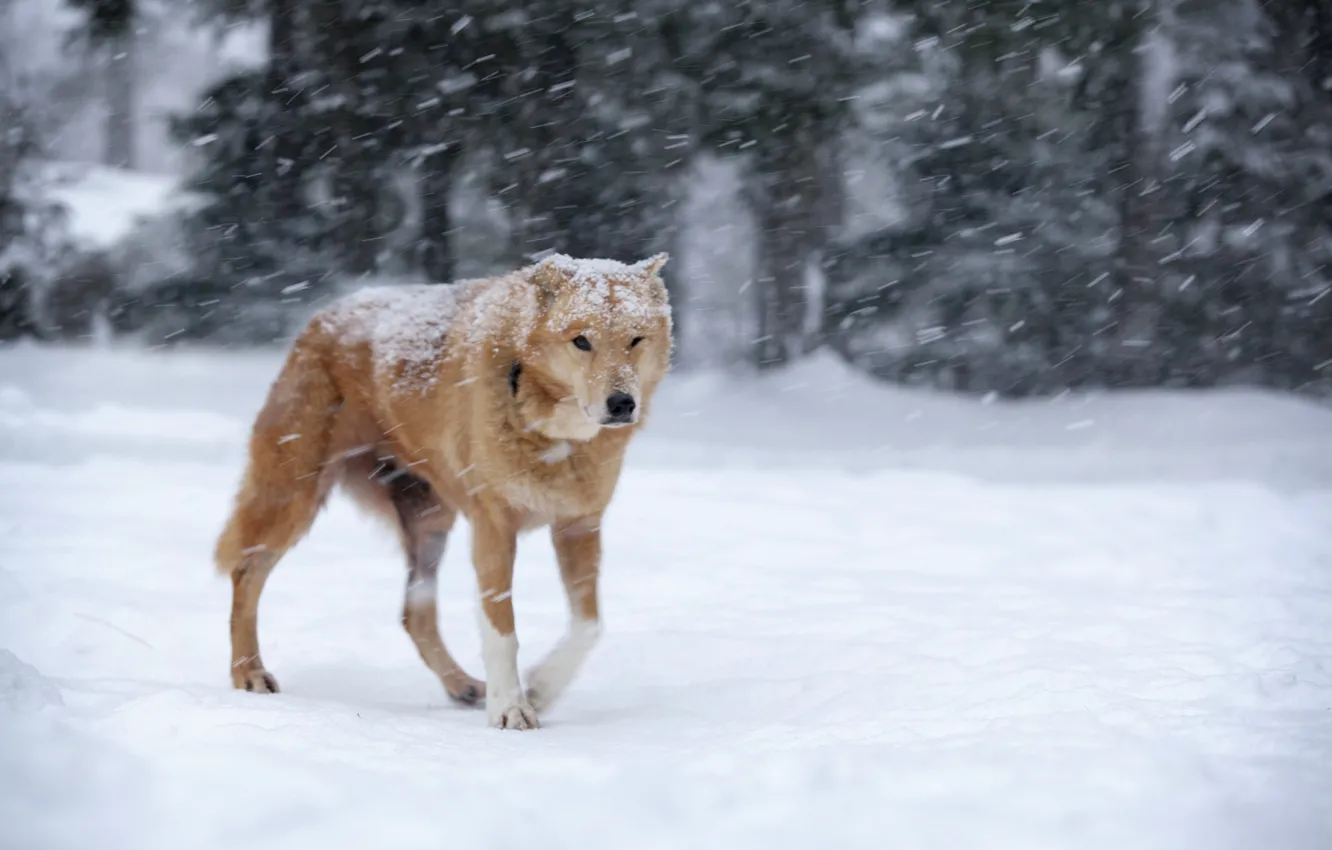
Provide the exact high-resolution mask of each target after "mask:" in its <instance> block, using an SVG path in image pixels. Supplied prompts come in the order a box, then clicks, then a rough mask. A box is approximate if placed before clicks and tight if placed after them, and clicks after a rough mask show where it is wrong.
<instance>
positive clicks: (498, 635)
mask: <svg viewBox="0 0 1332 850" xmlns="http://www.w3.org/2000/svg"><path fill="white" fill-rule="evenodd" d="M517 548H518V535H517V532H516V531H515V530H513V529H512V528H507V527H505V526H504V525H502V524H501V523H497V522H495V521H494V520H493V519H490V518H488V517H485V516H480V517H477V518H476V519H474V520H473V522H472V565H473V566H474V567H475V568H476V581H477V587H478V589H479V590H480V593H481V616H480V620H481V656H482V659H483V661H484V662H485V665H486V714H487V716H488V717H489V719H490V725H491V726H495V727H498V728H500V729H535V728H537V726H538V725H539V724H538V723H537V714H536V711H535V710H533V708H532V705H531V703H529V702H528V701H527V696H526V694H524V693H523V689H522V686H521V685H520V684H519V682H518V634H517V632H516V631H515V630H514V622H513V559H514V556H515V555H516V554H517Z"/></svg>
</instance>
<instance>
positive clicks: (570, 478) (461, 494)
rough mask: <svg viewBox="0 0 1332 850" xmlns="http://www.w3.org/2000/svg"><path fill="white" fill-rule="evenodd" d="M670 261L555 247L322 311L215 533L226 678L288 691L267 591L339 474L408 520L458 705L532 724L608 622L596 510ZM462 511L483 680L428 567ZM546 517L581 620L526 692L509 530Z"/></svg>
mask: <svg viewBox="0 0 1332 850" xmlns="http://www.w3.org/2000/svg"><path fill="white" fill-rule="evenodd" d="M666 261H667V256H666V255H665V254H658V255H656V256H654V257H651V258H649V259H646V260H642V261H640V262H638V263H634V264H624V263H618V262H615V261H611V260H579V259H574V258H571V257H567V256H564V255H560V254H556V255H554V256H551V257H548V258H546V259H545V260H542V261H541V262H539V263H536V264H534V265H531V266H528V267H526V268H523V269H520V270H518V271H515V272H512V273H510V274H507V275H503V276H500V277H495V278H488V279H484V280H475V281H463V282H460V283H455V284H451V285H434V286H430V285H411V286H399V287H387V288H371V289H366V290H362V291H361V292H358V293H355V294H353V295H351V296H348V297H347V298H344V299H341V300H339V301H337V302H335V303H334V304H332V305H330V306H329V307H326V308H325V309H323V310H322V311H320V312H319V313H317V314H316V315H315V316H314V318H312V319H311V321H310V323H309V324H308V325H307V326H306V328H305V329H304V330H303V331H302V333H301V334H300V336H299V337H298V338H297V340H296V341H295V343H294V344H293V345H292V348H291V350H290V352H289V353H288V356H287V359H286V362H285V364H284V365H283V367H282V370H281V372H280V373H279V375H278V377H277V379H276V381H275V382H274V383H273V386H272V388H271V389H270V390H269V394H268V397H267V400H266V402H265V404H264V407H263V409H262V410H261V411H260V412H259V414H258V417H257V418H256V421H255V423H254V428H253V431H252V434H251V438H250V445H249V458H248V464H247V466H246V469H245V473H244V478H243V480H242V482H241V486H240V491H239V493H238V495H237V497H236V502H235V507H234V510H233V512H232V514H231V517H230V519H229V520H228V522H227V525H226V528H225V530H224V531H223V532H222V535H221V538H220V540H219V541H218V544H217V551H216V560H217V567H218V569H219V570H220V571H221V572H222V573H224V574H227V575H230V576H231V581H232V592H233V598H232V608H231V651H232V661H231V677H232V682H233V684H234V685H235V686H236V687H238V688H244V689H246V690H250V691H256V692H260V693H273V692H276V691H277V689H278V687H277V680H276V679H275V678H274V677H273V675H272V674H271V673H269V672H268V671H267V670H266V669H265V668H264V665H263V661H262V660H261V659H260V655H259V636H258V607H259V596H260V593H261V592H262V591H263V587H264V582H265V580H266V579H267V578H268V575H269V573H270V572H271V571H272V569H273V567H274V566H275V565H276V564H277V562H278V560H279V559H280V558H281V557H282V555H283V554H284V553H285V552H286V551H287V550H288V549H290V548H291V547H292V546H293V545H295V544H296V542H297V541H298V540H299V539H300V538H301V537H302V536H304V534H305V533H306V531H307V530H308V529H309V527H310V524H311V523H312V522H313V520H314V517H315V514H316V513H318V511H319V509H320V507H321V506H322V505H323V503H324V500H325V499H326V498H327V496H328V493H329V491H330V489H331V488H332V487H333V486H334V485H335V484H338V483H340V484H342V485H343V487H344V488H345V489H346V491H347V492H348V493H349V494H350V495H351V496H352V497H353V498H354V499H355V500H356V501H357V502H359V503H360V504H361V505H363V506H364V507H366V508H368V509H369V510H371V511H373V512H375V513H376V514H378V515H381V516H383V517H385V518H387V519H388V520H389V521H390V522H392V523H393V525H394V526H395V527H396V528H397V529H398V532H399V535H400V537H401V540H402V545H403V548H404V550H405V551H406V555H407V563H408V579H407V592H406V600H405V603H404V606H403V614H402V621H403V625H404V627H405V628H406V630H407V633H408V634H409V635H410V636H411V638H412V641H413V642H414V643H415V644H416V648H417V650H418V651H419V652H420V654H421V658H422V659H423V660H424V661H425V663H426V665H427V666H429V667H430V669H431V670H433V671H434V672H435V674H436V675H437V676H438V677H439V679H440V681H441V682H442V683H443V685H444V688H445V690H446V691H447V692H448V694H449V696H450V697H452V698H453V699H454V700H456V701H458V702H461V703H465V704H477V703H479V702H480V701H481V700H482V699H483V698H484V699H485V702H486V706H487V709H488V716H489V721H490V723H491V725H493V726H497V727H499V728H503V729H532V728H536V727H537V726H538V725H539V722H538V715H539V713H540V712H541V711H542V710H544V709H545V708H546V707H547V706H548V705H550V704H551V702H552V701H553V700H555V699H556V698H557V697H558V696H559V695H560V693H561V692H562V691H563V690H564V689H565V688H566V687H567V686H568V684H569V683H570V681H571V680H572V679H573V677H574V675H575V674H576V672H577V671H578V669H579V667H580V666H581V664H582V662H583V660H584V658H585V657H586V656H587V654H588V652H589V651H590V650H591V648H592V646H593V644H594V643H595V642H596V640H597V637H598V635H599V633H600V623H599V615H598V604H597V577H598V573H599V571H600V566H601V518H602V514H603V512H604V511H605V510H606V508H607V506H608V505H609V504H610V501H611V497H612V495H613V494H614V492H615V485H616V482H617V481H618V480H619V477H620V468H621V464H622V462H623V459H624V453H625V449H626V448H627V447H628V444H629V440H630V438H631V437H632V436H633V434H634V433H635V432H636V431H637V429H638V427H639V426H641V424H642V423H643V418H644V415H645V413H646V411H647V408H648V405H649V403H650V401H651V399H652V396H653V393H654V391H655V390H656V388H657V385H658V383H659V382H660V381H661V379H662V378H663V377H664V376H665V374H666V372H667V370H668V368H669V364H670V356H671V310H670V304H669V301H668V299H667V295H666V288H665V286H664V285H663V284H662V281H661V278H660V276H659V272H660V270H661V267H662V266H663V265H664V264H665V263H666ZM460 513H461V514H462V515H463V516H465V517H466V518H467V520H468V522H469V523H471V527H472V564H473V566H474V567H475V570H476V579H477V585H478V588H479V591H480V598H481V617H480V621H481V636H482V657H483V662H484V664H485V674H486V682H485V683H482V682H480V681H478V680H476V679H474V678H472V677H471V676H469V675H467V673H465V672H464V671H463V670H462V669H461V668H460V667H459V666H458V664H457V662H455V661H454V660H453V657H452V656H451V655H449V651H448V650H447V649H446V648H445V646H444V643H443V641H442V640H441V639H440V635H439V628H438V624H437V622H436V610H435V596H436V594H435V588H436V582H435V576H436V571H437V569H438V566H439V561H440V558H441V556H442V554H443V551H444V543H445V538H446V537H447V535H448V533H449V530H450V529H451V528H452V527H453V523H454V520H455V519H456V518H457V516H458V514H460ZM542 526H549V527H550V529H551V538H552V541H553V543H554V548H555V553H556V557H557V560H558V562H559V569H560V576H561V578H562V579H563V582H564V587H565V590H566V592H567V594H568V600H569V607H570V613H571V623H570V627H569V631H568V633H567V634H566V635H565V636H564V637H563V638H562V639H561V640H560V642H559V643H558V644H557V645H556V646H555V648H554V649H553V650H552V651H551V653H550V654H549V655H548V656H547V657H546V658H545V660H544V661H542V662H541V663H540V664H539V665H538V666H537V667H535V668H534V669H533V670H532V671H531V672H530V674H529V675H528V682H527V688H526V689H524V688H523V687H522V686H521V684H520V682H519V675H518V669H517V656H518V638H517V635H516V633H515V630H514V618H513V600H512V598H511V587H512V582H513V564H514V556H515V552H516V547H517V538H518V535H519V534H520V533H521V532H523V531H527V530H530V529H534V528H538V527H542Z"/></svg>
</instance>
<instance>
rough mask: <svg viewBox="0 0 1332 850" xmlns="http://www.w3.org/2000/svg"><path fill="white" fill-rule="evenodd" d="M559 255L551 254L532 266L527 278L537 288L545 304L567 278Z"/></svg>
mask: <svg viewBox="0 0 1332 850" xmlns="http://www.w3.org/2000/svg"><path fill="white" fill-rule="evenodd" d="M562 259H563V257H561V256H560V255H559V254H551V255H550V256H548V257H546V258H545V259H543V260H541V261H540V262H538V263H537V264H536V265H534V266H532V271H531V272H530V273H529V274H528V276H527V278H528V280H530V281H531V282H532V285H533V286H535V287H536V290H537V295H538V296H539V297H540V298H541V301H542V302H543V303H548V302H549V301H550V300H551V299H553V298H554V297H555V293H556V292H558V291H559V289H560V287H561V286H563V285H564V283H565V276H564V271H563V269H561V268H560V266H561V265H562V263H561V260H562Z"/></svg>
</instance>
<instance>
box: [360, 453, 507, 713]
mask: <svg viewBox="0 0 1332 850" xmlns="http://www.w3.org/2000/svg"><path fill="white" fill-rule="evenodd" d="M389 479H390V480H389V481H388V482H387V483H386V485H385V486H386V488H387V490H388V495H389V498H390V499H392V501H393V509H394V511H395V512H396V514H397V517H398V523H399V526H400V527H401V529H402V545H403V548H404V549H405V550H406V553H407V567H408V572H407V592H406V598H405V599H404V600H403V606H402V625H403V628H404V629H406V630H407V634H408V636H410V637H411V639H412V643H414V644H416V651H417V652H419V653H420V654H421V660H422V661H424V662H425V663H426V666H427V667H429V668H430V669H431V671H433V672H434V674H435V675H436V676H438V677H439V681H440V683H442V684H443V685H444V690H445V691H446V692H447V693H448V695H449V697H450V698H451V699H452V700H453V701H454V702H457V703H461V704H463V705H473V706H474V705H478V704H480V702H481V700H482V699H483V698H484V697H485V695H486V685H485V683H484V682H481V681H479V680H477V679H474V678H472V677H471V676H469V675H467V673H466V672H464V671H463V669H462V667H460V666H459V665H458V662H457V661H455V660H454V659H453V656H452V655H450V654H449V650H448V648H447V647H445V646H444V641H443V639H442V638H441V637H440V635H439V617H438V613H437V608H436V577H437V575H438V572H439V562H440V559H441V558H442V557H443V556H444V544H445V541H446V540H447V539H448V535H449V530H450V529H452V528H453V522H454V520H455V519H456V517H457V512H456V511H454V510H453V509H452V508H450V507H448V506H446V505H444V504H443V503H442V502H441V501H440V500H439V499H438V498H437V497H436V495H435V493H434V491H433V490H432V489H431V487H430V485H429V484H428V483H427V482H426V481H425V480H424V479H423V478H420V477H418V476H415V475H412V474H410V473H407V472H404V471H401V470H393V471H392V472H390V473H389Z"/></svg>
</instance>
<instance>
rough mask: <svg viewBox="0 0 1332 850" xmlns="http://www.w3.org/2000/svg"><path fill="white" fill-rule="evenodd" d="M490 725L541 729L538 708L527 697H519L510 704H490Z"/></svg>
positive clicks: (502, 727) (500, 727) (487, 711)
mask: <svg viewBox="0 0 1332 850" xmlns="http://www.w3.org/2000/svg"><path fill="white" fill-rule="evenodd" d="M486 713H487V715H488V716H489V718H490V725H491V726H494V727H495V728H496V729H540V728H541V723H540V722H538V720H537V713H536V709H535V708H533V707H532V705H531V703H529V702H528V701H527V700H526V699H525V698H522V697H519V698H517V699H514V700H512V701H510V702H509V704H508V705H495V706H488V707H487V710H486Z"/></svg>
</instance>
